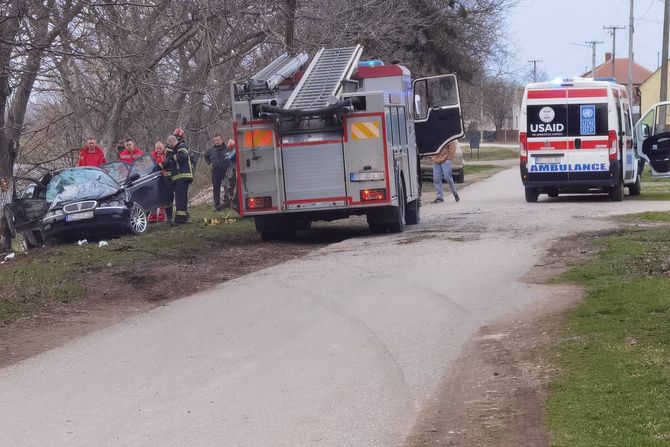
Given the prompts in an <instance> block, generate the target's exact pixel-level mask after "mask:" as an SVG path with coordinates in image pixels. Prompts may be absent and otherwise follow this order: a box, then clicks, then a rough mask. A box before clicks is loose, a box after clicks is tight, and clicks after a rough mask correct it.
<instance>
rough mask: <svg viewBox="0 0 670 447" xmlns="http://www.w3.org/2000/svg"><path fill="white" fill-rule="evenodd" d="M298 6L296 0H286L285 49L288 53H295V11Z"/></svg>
mask: <svg viewBox="0 0 670 447" xmlns="http://www.w3.org/2000/svg"><path fill="white" fill-rule="evenodd" d="M297 7H298V0H286V25H285V29H286V40H285V42H284V43H285V45H286V51H287V52H289V53H290V54H294V53H295V11H296V9H297Z"/></svg>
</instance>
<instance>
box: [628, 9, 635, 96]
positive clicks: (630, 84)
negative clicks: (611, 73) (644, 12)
mask: <svg viewBox="0 0 670 447" xmlns="http://www.w3.org/2000/svg"><path fill="white" fill-rule="evenodd" d="M634 5H635V0H630V17H629V22H628V101H630V106H631V108H632V107H633V106H634V104H635V101H634V100H633V63H634V60H633V58H634V57H635V54H634V53H633V34H635V11H634V9H635V6H634Z"/></svg>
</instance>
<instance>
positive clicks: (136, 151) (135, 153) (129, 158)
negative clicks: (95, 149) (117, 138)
mask: <svg viewBox="0 0 670 447" xmlns="http://www.w3.org/2000/svg"><path fill="white" fill-rule="evenodd" d="M124 147H125V149H123V151H122V152H121V153H120V154H119V160H121V161H122V162H124V163H128V164H129V165H130V164H133V162H134V161H135V160H137V159H138V158H140V157H141V156H142V155H144V152H142V149H140V148H139V147H138V146H137V145H136V144H135V142H134V141H133V140H131V139H130V138H128V139H127V140H126V142H125V143H124Z"/></svg>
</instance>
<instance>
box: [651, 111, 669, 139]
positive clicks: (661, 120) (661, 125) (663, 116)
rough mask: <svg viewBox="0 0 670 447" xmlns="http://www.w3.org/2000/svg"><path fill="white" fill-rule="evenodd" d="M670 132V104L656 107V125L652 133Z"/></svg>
mask: <svg viewBox="0 0 670 447" xmlns="http://www.w3.org/2000/svg"><path fill="white" fill-rule="evenodd" d="M663 132H670V106H658V107H656V125H655V126H654V134H659V133H663Z"/></svg>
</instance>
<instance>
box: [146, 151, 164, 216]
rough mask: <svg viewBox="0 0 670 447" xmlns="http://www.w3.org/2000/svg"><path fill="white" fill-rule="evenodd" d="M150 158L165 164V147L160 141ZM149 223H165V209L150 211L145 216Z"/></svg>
mask: <svg viewBox="0 0 670 447" xmlns="http://www.w3.org/2000/svg"><path fill="white" fill-rule="evenodd" d="M151 157H152V158H153V159H154V160H156V163H157V164H159V165H160V164H161V163H164V162H165V145H163V142H162V141H156V144H155V145H154V150H153V151H152V152H151ZM147 219H149V222H152V223H154V222H167V214H165V207H160V208H158V209H157V210H155V211H152V212H150V213H149V215H148V216H147Z"/></svg>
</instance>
